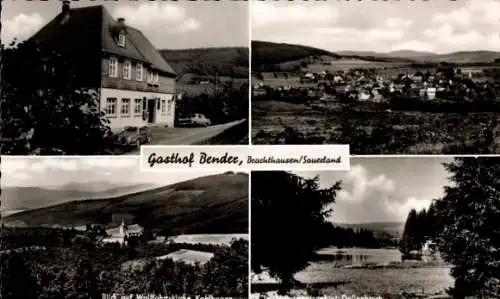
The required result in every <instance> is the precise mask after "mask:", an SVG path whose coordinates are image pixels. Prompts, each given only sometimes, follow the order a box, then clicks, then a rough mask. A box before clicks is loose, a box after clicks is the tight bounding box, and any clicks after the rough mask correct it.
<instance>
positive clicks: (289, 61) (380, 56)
mask: <svg viewBox="0 0 500 299" xmlns="http://www.w3.org/2000/svg"><path fill="white" fill-rule="evenodd" d="M311 57H317V58H318V59H320V60H329V61H331V62H334V61H335V60H337V59H341V58H355V59H360V60H364V61H371V62H388V63H389V62H391V63H392V62H394V63H405V64H410V63H439V62H451V63H457V64H474V63H478V64H483V63H493V61H494V60H495V59H499V58H500V52H492V51H463V52H454V53H449V54H434V53H431V52H420V51H413V50H398V51H393V52H388V53H379V52H373V51H339V52H335V53H334V52H330V51H327V50H323V49H318V48H314V47H308V46H303V45H293V44H286V43H273V42H264V41H252V70H256V71H272V72H274V71H280V69H281V70H282V71H286V68H289V66H290V65H293V66H296V67H297V66H299V65H300V61H301V60H306V59H310V58H311Z"/></svg>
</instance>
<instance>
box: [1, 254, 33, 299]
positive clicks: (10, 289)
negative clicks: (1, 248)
mask: <svg viewBox="0 0 500 299" xmlns="http://www.w3.org/2000/svg"><path fill="white" fill-rule="evenodd" d="M0 265H1V270H2V271H0V272H1V283H0V285H1V293H0V295H1V296H0V297H2V298H3V299H37V298H38V296H39V294H40V287H39V285H38V282H37V280H36V278H35V276H34V275H33V273H32V271H31V269H30V267H29V265H28V264H27V263H26V261H25V259H24V258H23V257H22V256H21V255H20V254H12V255H10V256H9V255H6V254H5V255H3V256H2V263H1V264H0Z"/></svg>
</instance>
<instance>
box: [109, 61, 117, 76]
mask: <svg viewBox="0 0 500 299" xmlns="http://www.w3.org/2000/svg"><path fill="white" fill-rule="evenodd" d="M108 75H109V76H110V77H113V78H116V77H118V59H116V58H115V57H110V58H109V69H108Z"/></svg>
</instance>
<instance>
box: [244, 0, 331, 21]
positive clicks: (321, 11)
mask: <svg viewBox="0 0 500 299" xmlns="http://www.w3.org/2000/svg"><path fill="white" fill-rule="evenodd" d="M250 10H251V19H252V26H256V27H263V26H269V25H276V24H293V25H294V26H298V25H306V26H311V25H312V24H325V23H330V22H335V21H336V20H337V19H338V18H339V13H338V11H337V10H336V9H335V7H331V6H328V5H327V4H319V3H317V2H316V3H311V4H310V5H302V6H293V5H287V6H282V5H280V3H276V2H268V1H266V2H255V1H254V2H252V3H251V6H250Z"/></svg>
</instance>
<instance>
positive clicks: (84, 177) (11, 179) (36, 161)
mask: <svg viewBox="0 0 500 299" xmlns="http://www.w3.org/2000/svg"><path fill="white" fill-rule="evenodd" d="M0 168H1V170H2V178H1V185H2V187H51V188H54V187H56V188H57V186H64V185H66V184H71V183H82V184H85V183H88V182H109V183H110V185H113V184H116V185H124V184H129V185H132V184H154V185H158V186H162V185H163V186H165V185H170V184H174V183H177V182H182V181H186V180H190V179H194V178H197V177H202V176H207V175H212V174H217V173H219V172H220V171H219V172H217V171H207V170H196V171H187V170H184V171H175V172H171V173H168V172H141V171H140V164H139V157H135V156H130V157H125V156H124V157H118V156H117V157H112V158H110V157H102V156H96V157H89V158H87V157H78V158H76V157H22V156H21V157H7V156H2V163H1V164H0Z"/></svg>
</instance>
